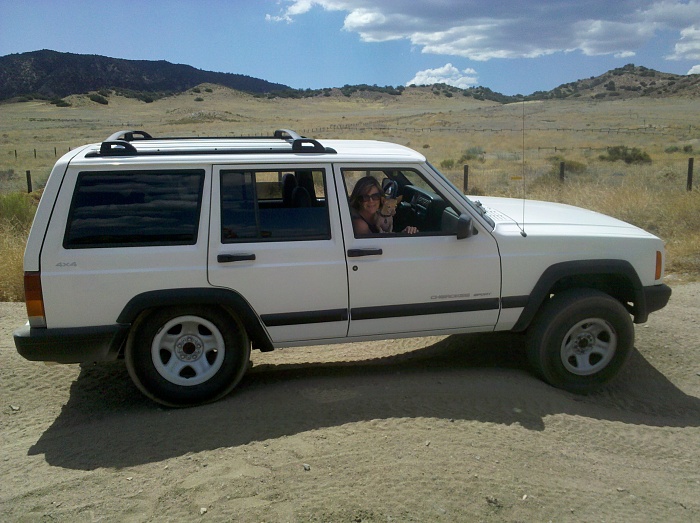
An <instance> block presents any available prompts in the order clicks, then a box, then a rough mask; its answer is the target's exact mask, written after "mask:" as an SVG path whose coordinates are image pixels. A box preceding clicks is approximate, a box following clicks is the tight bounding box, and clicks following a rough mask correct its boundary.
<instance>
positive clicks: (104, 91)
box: [97, 89, 112, 98]
mask: <svg viewBox="0 0 700 523" xmlns="http://www.w3.org/2000/svg"><path fill="white" fill-rule="evenodd" d="M97 94H99V95H100V96H104V97H105V98H107V97H108V96H109V95H110V94H112V91H110V90H109V89H100V90H99V91H97Z"/></svg>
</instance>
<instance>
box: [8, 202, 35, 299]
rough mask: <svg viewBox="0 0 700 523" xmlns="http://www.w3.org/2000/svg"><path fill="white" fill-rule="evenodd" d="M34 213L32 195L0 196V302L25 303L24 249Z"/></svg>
mask: <svg viewBox="0 0 700 523" xmlns="http://www.w3.org/2000/svg"><path fill="white" fill-rule="evenodd" d="M35 211H36V208H35V205H34V202H33V200H32V198H31V196H30V195H27V194H23V193H6V194H0V252H2V257H3V263H2V266H1V267H0V301H21V300H22V299H24V280H23V274H24V269H23V266H22V264H23V258H24V246H25V242H26V238H27V235H28V234H29V228H30V227H31V225H32V220H33V219H34V213H35Z"/></svg>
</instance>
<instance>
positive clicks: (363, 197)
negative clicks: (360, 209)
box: [360, 192, 382, 203]
mask: <svg viewBox="0 0 700 523" xmlns="http://www.w3.org/2000/svg"><path fill="white" fill-rule="evenodd" d="M381 199H382V193H379V192H375V193H372V194H363V195H361V196H360V200H362V201H363V202H365V203H366V202H368V201H370V200H374V201H375V202H378V201H379V200H381Z"/></svg>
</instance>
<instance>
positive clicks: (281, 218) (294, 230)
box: [221, 169, 330, 243]
mask: <svg viewBox="0 0 700 523" xmlns="http://www.w3.org/2000/svg"><path fill="white" fill-rule="evenodd" d="M221 227H222V230H221V242H222V243H235V242H240V241H266V240H267V241H285V240H327V239H330V222H329V219H328V206H327V202H326V190H325V185H324V170H323V169H315V170H312V169H296V170H284V171H277V170H275V171H268V170H264V171H263V170H255V171H252V170H222V171H221Z"/></svg>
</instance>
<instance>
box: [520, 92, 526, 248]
mask: <svg viewBox="0 0 700 523" xmlns="http://www.w3.org/2000/svg"><path fill="white" fill-rule="evenodd" d="M521 169H522V172H521V175H520V179H521V180H522V183H523V225H522V227H521V228H520V235H521V236H522V237H523V238H527V233H526V232H525V98H523V156H522V164H521Z"/></svg>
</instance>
